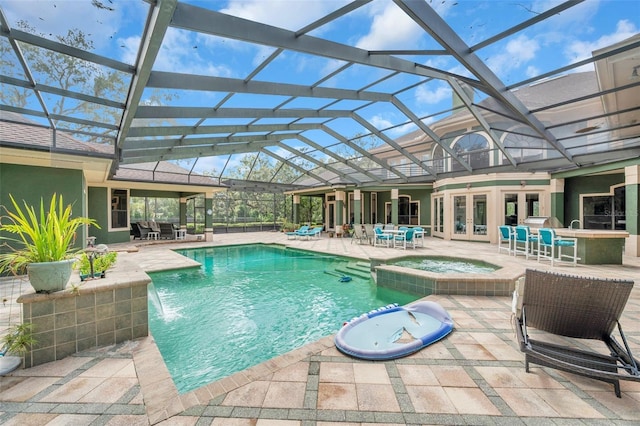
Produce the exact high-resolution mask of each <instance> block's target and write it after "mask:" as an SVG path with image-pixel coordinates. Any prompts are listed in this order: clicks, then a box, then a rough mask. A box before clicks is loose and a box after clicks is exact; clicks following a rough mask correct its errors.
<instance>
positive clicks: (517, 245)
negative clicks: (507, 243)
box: [512, 225, 538, 259]
mask: <svg viewBox="0 0 640 426" xmlns="http://www.w3.org/2000/svg"><path fill="white" fill-rule="evenodd" d="M514 232H515V235H514V238H513V247H512V253H513V255H514V256H517V255H518V254H524V256H525V258H526V259H529V255H533V254H535V251H536V250H535V244H537V243H538V237H536V236H535V235H531V229H530V228H529V227H528V226H526V225H518V226H516V227H515V228H514Z"/></svg>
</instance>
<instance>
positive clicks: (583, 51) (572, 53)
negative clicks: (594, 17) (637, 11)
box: [565, 19, 638, 62]
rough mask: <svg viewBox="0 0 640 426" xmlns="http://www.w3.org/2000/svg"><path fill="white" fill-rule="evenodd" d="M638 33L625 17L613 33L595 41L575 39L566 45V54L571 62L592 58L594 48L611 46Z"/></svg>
mask: <svg viewBox="0 0 640 426" xmlns="http://www.w3.org/2000/svg"><path fill="white" fill-rule="evenodd" d="M637 33H638V28H637V27H636V26H635V25H634V24H633V23H632V22H630V21H628V20H626V19H624V20H621V21H618V23H617V25H616V30H615V31H614V32H613V33H611V34H605V35H603V36H601V37H600V38H598V39H597V40H595V41H574V42H572V43H569V45H568V46H567V47H566V50H565V55H566V56H567V58H568V59H569V61H570V62H577V61H580V60H582V59H586V58H590V57H591V54H592V52H593V51H594V50H598V49H601V48H603V47H606V46H610V45H612V44H615V43H617V42H619V41H622V40H624V39H627V38H629V37H631V36H633V35H635V34H637Z"/></svg>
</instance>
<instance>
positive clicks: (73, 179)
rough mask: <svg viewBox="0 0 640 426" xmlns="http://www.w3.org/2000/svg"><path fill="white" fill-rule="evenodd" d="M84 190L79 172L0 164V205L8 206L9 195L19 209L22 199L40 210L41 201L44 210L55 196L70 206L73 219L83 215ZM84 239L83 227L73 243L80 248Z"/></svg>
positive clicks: (9, 202) (84, 214) (81, 175)
mask: <svg viewBox="0 0 640 426" xmlns="http://www.w3.org/2000/svg"><path fill="white" fill-rule="evenodd" d="M83 187H84V176H83V174H82V171H81V170H69V169H56V168H52V167H36V166H22V165H15V164H7V163H0V205H3V206H7V207H10V206H11V200H10V199H9V194H11V195H13V198H15V199H16V201H17V202H18V203H19V204H20V205H21V206H23V205H24V204H23V200H24V201H26V203H27V204H28V205H31V206H35V207H36V208H39V206H40V200H41V199H43V200H44V202H45V207H46V206H47V205H48V203H49V202H50V201H51V196H52V195H53V194H54V193H56V194H58V195H62V198H63V201H64V203H65V204H71V205H72V206H73V207H72V214H73V216H74V217H77V216H86V215H88V213H87V212H86V208H85V205H84V197H83ZM3 213H4V212H3ZM89 217H90V216H89ZM85 237H86V234H85V228H84V227H82V228H81V230H80V233H79V234H78V237H77V240H76V246H77V247H82V245H83V244H84V241H85Z"/></svg>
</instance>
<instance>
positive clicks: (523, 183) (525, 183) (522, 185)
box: [520, 180, 527, 188]
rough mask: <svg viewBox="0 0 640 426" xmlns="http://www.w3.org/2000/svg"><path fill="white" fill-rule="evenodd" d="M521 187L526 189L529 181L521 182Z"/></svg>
mask: <svg viewBox="0 0 640 426" xmlns="http://www.w3.org/2000/svg"><path fill="white" fill-rule="evenodd" d="M520 186H521V187H523V188H524V187H525V186H527V181H526V180H521V181H520Z"/></svg>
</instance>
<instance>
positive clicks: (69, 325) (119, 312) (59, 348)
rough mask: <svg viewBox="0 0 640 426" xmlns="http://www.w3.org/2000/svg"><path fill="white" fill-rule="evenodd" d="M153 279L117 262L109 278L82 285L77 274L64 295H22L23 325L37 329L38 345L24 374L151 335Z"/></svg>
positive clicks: (25, 360)
mask: <svg viewBox="0 0 640 426" xmlns="http://www.w3.org/2000/svg"><path fill="white" fill-rule="evenodd" d="M150 282H151V279H150V278H149V276H148V275H147V274H145V273H144V272H143V271H141V270H138V269H137V268H136V267H135V265H131V264H129V263H128V262H127V261H126V260H125V259H118V262H117V264H116V267H115V268H114V269H112V270H109V271H108V272H107V276H106V278H101V279H94V280H89V281H86V282H84V283H83V284H82V285H80V287H79V289H78V291H72V289H73V285H78V284H80V277H79V276H78V274H77V273H75V274H74V275H73V276H72V277H71V281H70V284H69V285H68V286H67V288H66V289H65V290H63V291H58V292H55V293H50V294H36V293H35V292H31V293H26V294H23V295H22V296H20V297H19V298H18V303H22V320H23V322H30V323H32V324H33V325H34V338H35V339H36V341H37V343H36V345H34V347H33V348H31V351H30V352H28V353H27V354H25V359H24V366H25V368H28V367H34V366H36V365H40V364H43V363H45V362H50V361H56V360H60V359H62V358H65V357H67V356H69V355H71V354H74V353H76V352H80V351H84V350H87V349H91V348H94V347H100V346H107V345H113V344H116V343H121V342H124V341H127V340H132V339H136V338H138V337H144V336H147V335H148V334H149V320H148V305H147V285H148V284H149V283H150Z"/></svg>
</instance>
